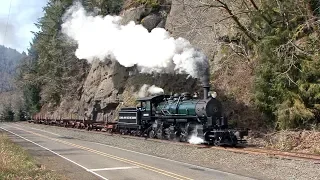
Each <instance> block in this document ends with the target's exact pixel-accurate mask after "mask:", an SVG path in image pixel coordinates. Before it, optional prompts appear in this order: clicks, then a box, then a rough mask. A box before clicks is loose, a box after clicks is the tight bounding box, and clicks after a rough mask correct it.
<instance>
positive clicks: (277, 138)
mask: <svg viewBox="0 0 320 180" xmlns="http://www.w3.org/2000/svg"><path fill="white" fill-rule="evenodd" d="M319 139H320V132H319V131H306V130H304V131H279V132H275V133H269V134H265V135H263V136H261V137H259V138H251V139H250V140H249V143H251V144H255V145H258V146H262V147H267V148H270V149H277V150H283V151H293V152H301V153H311V154H320V143H319Z"/></svg>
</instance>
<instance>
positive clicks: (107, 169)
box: [89, 166, 139, 171]
mask: <svg viewBox="0 0 320 180" xmlns="http://www.w3.org/2000/svg"><path fill="white" fill-rule="evenodd" d="M136 168H139V167H136V166H131V167H114V168H101V169H89V170H90V171H112V170H121V169H136Z"/></svg>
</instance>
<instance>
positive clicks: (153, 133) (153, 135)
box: [148, 130, 156, 138]
mask: <svg viewBox="0 0 320 180" xmlns="http://www.w3.org/2000/svg"><path fill="white" fill-rule="evenodd" d="M155 136H156V133H155V132H154V130H151V131H149V134H148V137H149V138H154V137H155Z"/></svg>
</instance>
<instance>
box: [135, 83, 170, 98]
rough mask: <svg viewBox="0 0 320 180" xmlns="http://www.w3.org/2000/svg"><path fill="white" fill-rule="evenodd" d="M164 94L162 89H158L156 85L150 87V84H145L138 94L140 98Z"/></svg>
mask: <svg viewBox="0 0 320 180" xmlns="http://www.w3.org/2000/svg"><path fill="white" fill-rule="evenodd" d="M163 93H164V91H163V89H162V88H160V87H157V86H155V85H152V86H150V85H148V84H144V85H143V86H142V87H141V88H140V90H139V92H138V97H145V96H148V95H150V94H163Z"/></svg>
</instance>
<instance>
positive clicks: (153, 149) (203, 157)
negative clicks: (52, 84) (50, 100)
mask: <svg viewBox="0 0 320 180" xmlns="http://www.w3.org/2000/svg"><path fill="white" fill-rule="evenodd" d="M17 125H21V126H24V127H26V128H37V129H43V130H46V131H50V132H53V133H56V134H59V135H61V136H64V137H70V138H76V139H81V140H86V141H91V142H98V143H102V144H106V145H111V146H115V147H119V148H124V149H128V150H133V151H136V152H141V153H146V154H150V155H154V156H158V157H163V158H168V159H172V160H176V161H180V162H185V163H191V164H194V165H199V166H203V167H208V168H213V169H216V170H221V171H225V172H230V173H234V174H239V175H243V176H247V177H252V178H256V179H308V180H309V179H320V162H319V161H309V160H298V159H285V158H276V157H270V156H267V155H253V154H241V153H234V152H228V151H224V150H217V149H211V148H199V147H195V146H187V145H181V144H174V143H170V142H168V143H162V142H155V141H151V140H144V139H143V138H139V139H138V138H134V137H133V138H130V137H129V138H128V137H120V136H119V135H113V136H111V135H109V134H107V133H105V134H104V133H103V134H102V133H93V132H89V131H85V130H77V129H69V128H64V127H55V126H46V125H39V124H29V123H25V122H23V123H17Z"/></svg>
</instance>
